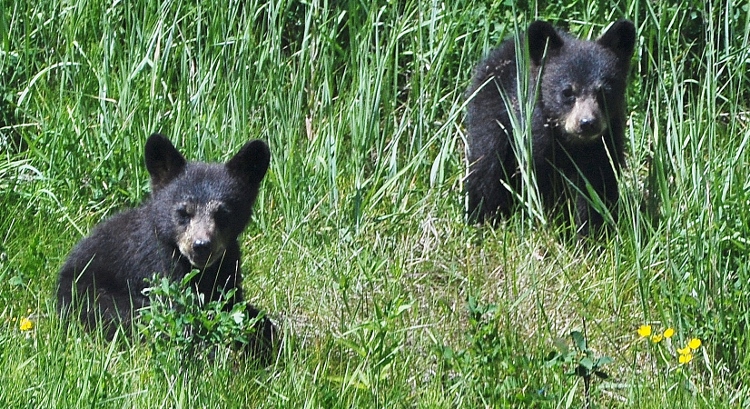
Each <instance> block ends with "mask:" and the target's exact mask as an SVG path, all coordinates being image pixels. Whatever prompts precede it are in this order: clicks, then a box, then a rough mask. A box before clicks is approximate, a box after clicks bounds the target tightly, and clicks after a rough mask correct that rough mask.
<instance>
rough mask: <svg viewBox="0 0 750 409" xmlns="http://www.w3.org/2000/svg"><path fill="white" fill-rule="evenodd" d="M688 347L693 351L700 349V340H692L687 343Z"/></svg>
mask: <svg viewBox="0 0 750 409" xmlns="http://www.w3.org/2000/svg"><path fill="white" fill-rule="evenodd" d="M688 347H689V348H690V349H692V350H693V351H695V350H696V349H698V348H700V347H701V340H700V339H698V338H693V339H691V340H690V341H689V342H688Z"/></svg>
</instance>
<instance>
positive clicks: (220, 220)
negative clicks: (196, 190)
mask: <svg viewBox="0 0 750 409" xmlns="http://www.w3.org/2000/svg"><path fill="white" fill-rule="evenodd" d="M231 215H232V212H231V210H230V209H229V208H228V207H227V205H226V204H220V205H219V206H218V207H217V208H216V212H215V213H214V220H216V224H218V225H219V226H226V225H228V224H229V223H230V217H231Z"/></svg>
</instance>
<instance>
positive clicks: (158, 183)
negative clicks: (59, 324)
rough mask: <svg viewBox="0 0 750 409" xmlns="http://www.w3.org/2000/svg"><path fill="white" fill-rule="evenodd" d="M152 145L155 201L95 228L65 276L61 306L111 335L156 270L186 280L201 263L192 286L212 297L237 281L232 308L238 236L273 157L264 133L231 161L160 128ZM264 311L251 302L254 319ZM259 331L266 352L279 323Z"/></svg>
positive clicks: (143, 302)
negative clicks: (190, 156) (192, 154)
mask: <svg viewBox="0 0 750 409" xmlns="http://www.w3.org/2000/svg"><path fill="white" fill-rule="evenodd" d="M145 151H146V152H145V159H146V168H147V169H148V172H149V174H150V176H151V197H150V199H149V200H147V201H146V202H145V203H144V204H143V205H142V206H141V207H139V208H136V209H131V210H128V211H125V212H123V213H120V214H117V215H115V216H113V217H112V218H110V219H109V220H107V221H105V222H103V223H101V224H100V225H98V226H97V227H96V228H94V230H93V231H92V232H91V234H90V235H89V236H88V237H86V238H85V239H83V240H82V241H81V242H80V243H78V245H76V247H75V248H74V249H73V251H72V252H71V253H70V255H69V256H68V259H67V261H66V262H65V265H64V266H63V267H62V270H61V271H60V275H59V281H58V293H57V299H58V308H59V310H60V312H61V313H62V314H66V313H78V312H80V320H81V321H82V322H83V324H84V326H85V327H87V328H89V329H91V328H93V327H95V326H96V325H97V324H101V325H103V326H104V327H105V331H106V333H107V334H108V335H109V336H110V337H111V336H112V335H114V331H115V330H116V329H117V327H118V326H119V325H124V326H129V325H130V323H131V318H132V317H133V312H134V311H135V310H136V309H138V308H141V307H144V306H147V305H148V304H149V299H148V296H146V295H144V293H143V290H144V288H146V287H147V286H148V284H147V282H146V280H147V279H150V278H151V277H152V276H153V275H154V273H157V274H160V275H163V276H166V277H168V278H170V279H175V280H179V279H181V278H183V277H184V276H185V275H186V274H187V273H189V272H190V271H191V270H193V269H198V270H199V271H200V273H199V274H197V275H196V276H195V277H196V278H195V282H193V283H192V284H193V285H194V286H195V288H197V290H198V291H199V292H200V293H202V294H204V296H205V297H206V298H207V301H213V300H217V299H218V298H219V297H220V295H221V294H224V293H225V292H227V291H229V290H231V289H235V290H236V291H235V292H234V299H232V300H229V302H228V303H227V304H228V306H229V307H230V308H231V306H232V305H234V303H236V302H239V301H241V300H242V292H241V287H240V282H241V272H240V248H239V245H238V243H237V236H238V235H239V234H240V233H241V232H242V231H243V230H244V229H245V226H246V225H247V223H248V222H249V220H250V214H251V209H252V206H253V202H254V201H255V198H256V196H257V194H258V187H259V186H260V182H261V180H262V179H263V176H265V174H266V170H267V169H268V164H269V160H270V152H269V150H268V147H267V146H266V144H265V143H264V142H262V141H259V140H254V141H250V142H247V143H246V144H245V145H244V146H243V147H242V148H241V149H240V151H239V152H238V153H237V154H236V155H234V157H232V158H231V159H230V160H229V161H228V162H227V163H226V164H208V163H199V162H191V163H188V162H187V161H186V160H185V158H184V157H183V156H182V155H181V154H180V153H179V152H178V151H177V149H175V147H174V146H173V145H172V143H171V142H170V141H169V140H168V139H167V138H165V137H164V136H162V135H159V134H154V135H151V137H149V139H148V141H147V142H146V149H145ZM259 313H260V312H259V311H258V310H256V309H250V311H249V315H250V318H256V317H257V316H258V314H259ZM255 329H256V340H257V341H256V342H254V343H253V348H254V349H256V351H255V352H258V353H263V352H266V351H268V349H267V348H268V347H270V346H271V344H272V342H273V338H274V337H275V332H276V330H275V328H274V326H273V324H272V323H271V321H270V320H268V319H265V317H264V318H263V319H261V320H260V321H258V324H257V325H256V328H255Z"/></svg>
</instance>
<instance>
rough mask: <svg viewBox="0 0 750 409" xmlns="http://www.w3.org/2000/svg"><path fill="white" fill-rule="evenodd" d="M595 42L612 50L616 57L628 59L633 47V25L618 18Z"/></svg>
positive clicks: (631, 54)
mask: <svg viewBox="0 0 750 409" xmlns="http://www.w3.org/2000/svg"><path fill="white" fill-rule="evenodd" d="M596 42H597V43H599V44H600V45H601V46H603V47H605V48H608V49H610V50H612V51H614V52H615V54H617V57H618V58H620V59H626V60H630V57H632V56H633V51H634V49H635V26H634V25H633V23H631V22H630V21H628V20H619V21H617V22H615V23H614V24H612V27H610V28H609V30H607V32H606V33H604V34H602V36H601V37H599V39H598V40H596Z"/></svg>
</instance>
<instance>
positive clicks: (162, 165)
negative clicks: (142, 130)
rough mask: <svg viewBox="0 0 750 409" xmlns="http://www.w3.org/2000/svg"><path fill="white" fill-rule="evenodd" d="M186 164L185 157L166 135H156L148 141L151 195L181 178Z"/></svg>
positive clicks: (147, 159)
mask: <svg viewBox="0 0 750 409" xmlns="http://www.w3.org/2000/svg"><path fill="white" fill-rule="evenodd" d="M186 164H187V162H186V161H185V157H183V156H182V154H180V152H178V151H177V149H176V148H175V147H174V145H172V142H170V141H169V139H167V138H166V137H165V136H164V135H161V134H158V133H155V134H153V135H151V136H150V137H149V138H148V140H147V141H146V169H148V173H149V174H150V175H151V193H154V192H156V191H157V190H159V189H161V188H162V187H164V186H166V185H167V184H168V183H169V182H171V181H172V180H174V178H176V177H177V176H179V175H180V174H181V173H182V171H183V170H185V165H186Z"/></svg>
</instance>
